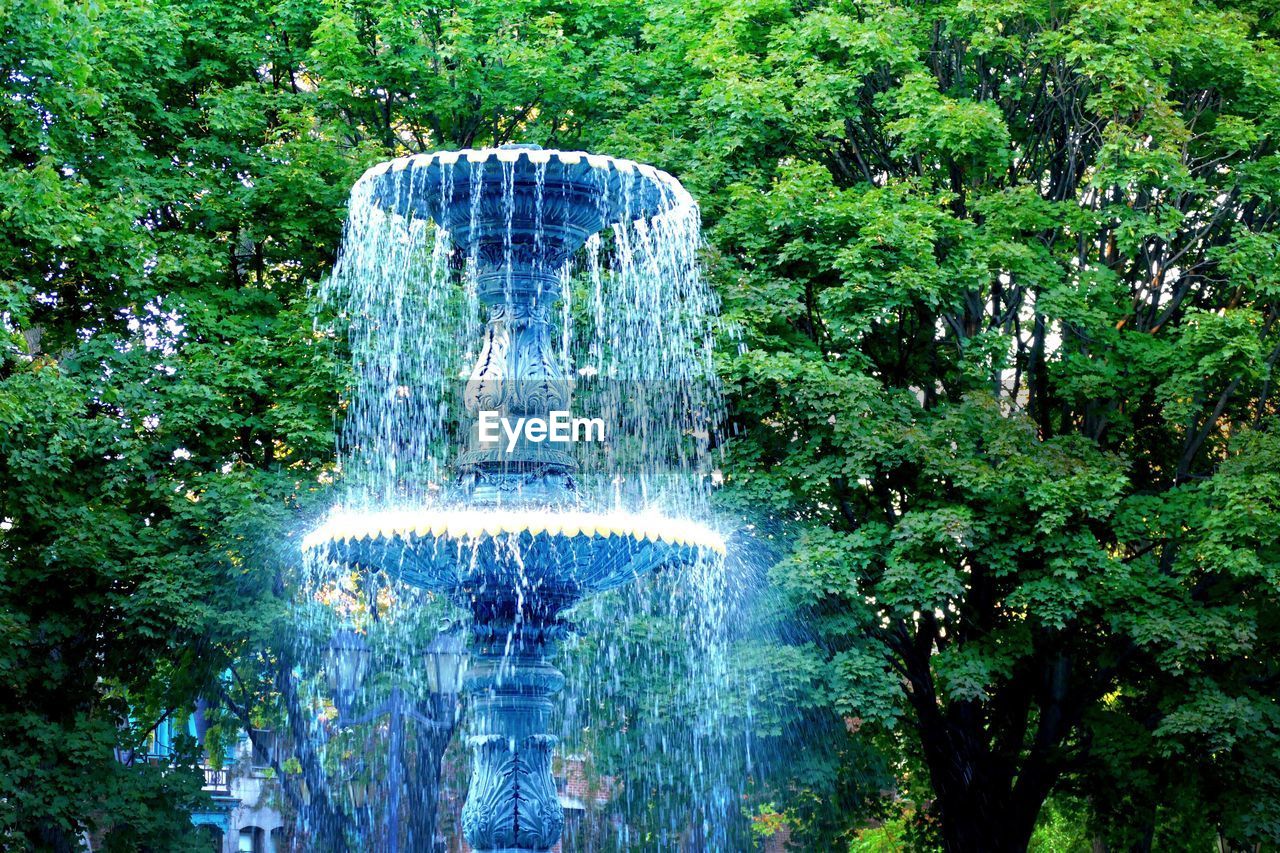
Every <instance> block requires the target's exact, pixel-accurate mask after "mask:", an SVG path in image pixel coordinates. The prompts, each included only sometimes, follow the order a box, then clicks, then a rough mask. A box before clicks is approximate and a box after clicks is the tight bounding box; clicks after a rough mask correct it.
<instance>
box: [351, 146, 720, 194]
mask: <svg viewBox="0 0 1280 853" xmlns="http://www.w3.org/2000/svg"><path fill="white" fill-rule="evenodd" d="M522 159H523V160H526V161H527V162H529V163H531V164H534V165H539V164H546V163H550V162H551V161H552V160H556V161H559V162H560V163H562V164H564V165H565V166H578V165H580V164H584V163H585V164H586V166H587V167H588V168H591V169H599V170H602V171H610V170H612V171H615V172H619V173H621V174H624V175H625V174H631V173H636V174H639V175H640V176H642V177H644V178H646V179H648V180H650V181H653V182H654V183H656V184H658V185H660V186H663V187H665V188H666V189H667V190H668V191H669V192H670V193H671V194H672V197H673V198H674V200H675V201H676V207H677V208H683V207H686V206H688V207H696V206H697V203H696V202H695V201H694V200H693V196H691V195H689V191H688V190H686V189H685V188H684V186H683V185H681V183H680V181H678V180H676V178H675V177H673V176H672V175H670V174H669V173H667V172H664V171H662V170H661V169H657V168H654V167H653V166H650V165H648V164H645V163H637V162H636V161H634V160H626V159H622V158H618V157H608V156H605V155H603V154H588V153H587V152H585V151H557V150H555V149H552V148H463V149H461V150H458V151H436V152H434V153H431V154H413V155H410V156H408V157H397V158H396V159H394V160H386V161H384V162H382V163H378V164H377V165H375V166H372V167H370V168H369V169H367V170H366V171H365V173H364V174H363V175H361V176H360V181H367V180H373V179H374V178H377V177H379V176H380V175H385V174H387V173H388V172H402V171H404V170H405V169H424V168H429V167H430V166H432V165H433V164H439V165H442V166H452V165H455V164H457V163H460V162H461V163H470V164H479V163H485V162H488V161H489V160H495V161H497V162H499V163H511V164H515V163H517V162H519V161H520V160H522Z"/></svg>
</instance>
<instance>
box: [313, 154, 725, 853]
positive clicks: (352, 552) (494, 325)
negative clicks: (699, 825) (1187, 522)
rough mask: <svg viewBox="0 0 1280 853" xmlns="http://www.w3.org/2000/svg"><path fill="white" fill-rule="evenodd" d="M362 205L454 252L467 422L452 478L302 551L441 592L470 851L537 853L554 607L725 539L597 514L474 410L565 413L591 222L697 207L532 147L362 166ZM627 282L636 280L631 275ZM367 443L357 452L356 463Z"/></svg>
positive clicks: (608, 168) (567, 461)
mask: <svg viewBox="0 0 1280 853" xmlns="http://www.w3.org/2000/svg"><path fill="white" fill-rule="evenodd" d="M357 195H359V196H360V197H362V198H364V199H366V200H367V203H368V204H370V205H371V206H372V207H373V208H376V209H377V210H378V211H381V213H382V214H383V215H387V216H389V217H399V218H401V219H403V220H404V221H406V222H412V221H420V220H429V221H430V222H433V223H435V226H436V227H437V228H438V229H439V231H438V232H437V233H438V235H439V236H438V239H441V240H443V239H446V235H447V240H448V241H449V243H450V245H451V248H450V249H449V252H448V253H449V254H451V256H452V257H454V258H455V259H459V258H461V259H466V262H467V269H468V270H469V274H468V280H469V281H470V282H471V286H472V287H473V288H474V297H475V299H476V300H478V303H479V305H480V307H481V310H483V311H484V312H486V313H487V318H485V320H484V325H483V331H482V337H483V343H482V344H481V345H480V347H479V349H478V351H479V355H478V357H477V358H476V360H475V365H474V368H473V369H472V370H471V372H470V378H469V380H468V381H467V382H466V385H465V394H464V397H465V400H464V403H463V406H462V412H461V413H460V417H459V420H461V421H463V423H464V424H467V425H468V426H467V427H466V438H465V439H461V442H462V443H461V446H460V447H457V452H456V454H455V455H454V456H453V460H454V461H453V465H452V468H453V475H452V482H450V483H448V484H446V485H445V487H444V488H443V489H442V490H438V492H437V493H436V494H434V495H433V496H431V497H430V499H424V500H422V501H420V502H417V503H416V504H414V505H413V507H412V508H405V507H404V506H403V505H399V506H398V507H397V508H395V509H390V508H387V507H386V505H385V500H386V499H385V498H384V499H383V501H382V503H383V506H377V505H374V506H366V507H364V508H362V509H361V510H360V511H350V510H348V511H346V512H343V513H340V514H337V515H335V516H334V517H333V518H332V519H331V520H330V522H329V523H327V524H326V525H325V526H324V527H323V528H322V529H321V530H319V531H317V532H316V533H314V534H313V535H312V536H311V537H309V538H308V540H307V544H306V547H307V548H308V550H309V551H310V552H311V553H312V554H315V555H318V556H320V557H321V558H322V559H324V560H327V561H329V562H331V563H337V564H340V565H342V566H347V567H354V568H356V569H357V570H358V571H360V572H385V573H387V574H388V575H390V576H392V577H395V578H399V579H400V580H401V581H403V582H406V583H408V584H410V585H413V586H416V587H420V588H424V589H428V590H431V591H434V592H438V593H442V594H444V595H447V596H449V597H450V598H451V599H452V600H453V601H455V602H456V603H458V604H459V605H461V606H463V607H465V608H467V609H468V610H469V611H470V613H471V615H472V619H473V621H472V639H471V655H472V665H471V667H470V668H469V670H468V673H467V676H466V680H465V683H464V689H465V691H466V693H467V696H468V708H469V713H470V716H471V724H470V725H471V731H470V735H469V737H468V739H467V742H468V745H469V746H470V748H471V749H472V750H473V754H474V765H473V772H472V776H471V782H470V790H469V792H468V796H467V802H466V806H465V808H464V811H463V830H464V833H465V835H466V838H467V841H468V842H469V844H470V845H471V847H472V848H474V849H476V850H481V851H516V850H548V849H550V848H551V847H553V846H554V845H555V844H556V842H557V841H558V840H559V838H560V835H561V830H562V827H563V820H564V819H563V814H562V810H561V807H560V804H559V802H558V800H557V795H556V789H555V785H554V782H553V779H552V772H551V766H552V765H551V759H552V750H553V747H554V745H555V743H556V739H555V738H554V737H553V736H552V735H551V734H550V733H549V731H550V730H549V717H550V714H551V711H552V709H553V704H552V697H553V696H554V694H556V693H557V692H558V691H559V690H560V689H561V687H562V686H563V684H564V677H563V676H562V674H561V673H560V672H559V671H558V670H557V669H556V668H555V667H554V666H553V665H552V664H551V663H550V662H549V657H550V655H551V654H552V652H553V651H554V648H555V645H556V643H557V641H558V640H559V639H560V638H561V637H562V636H563V635H564V633H565V632H566V630H567V628H568V626H567V625H566V623H565V622H564V620H563V618H562V613H563V612H564V611H565V610H566V609H567V608H569V607H571V606H573V605H574V604H575V603H576V602H578V601H579V600H580V599H582V598H583V597H584V596H587V595H590V594H592V593H596V592H600V591H602V590H607V589H610V588H613V587H617V586H619V585H621V584H625V583H627V582H628V581H630V580H632V579H633V578H636V577H637V576H639V575H641V574H642V573H645V572H649V571H652V570H654V569H657V568H659V567H662V566H664V565H668V564H673V563H681V562H688V561H696V560H706V559H708V558H710V559H714V555H715V554H716V553H717V552H722V551H723V548H724V545H723V542H722V540H721V539H720V537H719V536H718V535H716V534H715V533H714V532H713V531H711V530H709V529H707V528H705V527H702V526H700V525H698V524H695V523H692V522H690V521H688V520H683V519H676V518H670V517H662V516H661V515H657V514H654V513H653V512H646V511H643V510H645V509H646V507H644V506H643V505H641V506H639V507H636V506H631V507H628V508H627V509H628V510H636V509H639V510H642V511H640V512H635V511H626V512H624V511H622V508H620V507H617V506H614V507H611V508H610V509H609V511H595V510H596V509H597V508H599V507H600V506H601V505H602V503H601V502H600V501H599V499H598V497H596V496H592V495H591V494H586V495H584V491H589V490H584V489H583V487H582V482H583V472H582V471H581V470H580V458H581V453H579V452H576V451H577V450H580V448H574V447H572V446H566V445H563V444H555V443H551V442H547V441H541V442H539V441H531V440H530V439H529V437H528V436H527V435H526V436H521V437H520V438H519V439H518V440H517V441H515V442H514V443H513V444H511V445H509V444H508V442H507V440H506V438H505V436H504V437H502V438H501V439H500V440H499V441H497V442H493V441H488V442H486V441H484V440H482V434H481V432H480V430H479V429H478V428H477V420H478V418H479V415H480V413H481V412H495V413H497V414H498V416H500V417H503V418H507V419H510V420H514V419H516V418H520V417H530V416H535V417H549V415H550V413H551V412H553V411H567V410H570V408H571V404H572V388H573V381H572V379H573V376H572V373H571V372H570V371H575V370H576V366H575V365H573V364H572V363H571V359H570V358H569V357H568V353H567V352H566V349H567V348H568V345H567V343H565V341H564V337H565V335H564V323H565V322H566V318H567V312H566V311H565V310H564V303H565V301H566V300H567V299H568V298H569V297H568V295H567V292H566V286H565V283H566V281H567V273H566V269H567V268H568V267H567V265H568V264H569V263H570V261H571V259H572V258H573V256H574V255H575V253H577V252H578V251H579V250H580V249H581V248H582V247H583V245H584V243H586V242H587V241H588V239H589V238H591V237H592V235H593V234H596V233H597V232H599V231H601V230H602V229H614V230H613V233H615V234H617V235H619V239H622V240H624V241H625V239H626V237H625V235H626V234H627V233H638V234H640V235H642V236H643V235H650V236H651V237H652V235H660V234H661V233H662V231H663V229H664V228H677V229H679V228H685V227H687V223H688V221H689V218H690V217H693V221H694V233H695V234H696V208H695V207H694V206H693V203H692V200H691V199H690V198H689V196H688V194H687V193H686V192H685V191H684V189H683V188H682V187H681V186H680V184H679V183H678V182H677V181H676V180H675V179H674V178H672V177H671V176H670V175H667V174H665V173H663V172H660V171H658V170H656V169H653V168H650V167H648V166H643V165H638V164H635V163H632V162H629V161H626V160H616V159H612V158H608V157H599V156H594V155H586V154H581V153H574V152H561V151H548V150H541V149H539V148H538V147H537V146H510V147H505V148H501V149H489V150H481V151H461V152H446V153H439V154H433V155H420V156H415V157H409V158H404V159H400V160H395V161H392V162H390V163H384V164H382V165H380V166H377V167H376V168H374V169H372V170H370V171H369V172H368V173H367V174H366V175H365V176H364V178H362V179H361V182H360V184H359V185H358V186H357ZM673 223H675V224H674V225H673ZM681 223H684V224H683V225H682V224H681ZM636 228H638V231H636V230H635V229H636ZM628 229H632V230H631V231H628ZM350 239H351V238H350V235H349V236H348V240H350ZM658 242H661V241H660V240H658ZM437 254H439V253H438V252H437ZM685 263H687V260H686V261H685ZM455 266H457V264H456V263H455ZM686 272H687V271H686ZM630 274H631V275H632V277H633V278H636V277H637V276H639V277H640V278H643V270H642V269H641V270H639V271H638V272H637V270H632V272H631V273H630ZM650 289H652V290H655V291H656V290H657V289H658V283H657V282H652V283H651V287H650ZM640 290H643V288H640ZM638 298H639V297H638ZM637 304H638V303H637ZM634 307H635V306H634V305H633V308H634ZM673 307H675V308H677V309H678V308H679V307H680V306H679V305H676V306H673ZM604 309H605V310H606V311H607V310H609V307H608V306H604ZM426 319H427V318H417V322H426ZM404 322H405V323H407V324H412V323H414V322H415V319H414V318H412V317H409V318H404ZM656 322H657V321H656V320H655V323H656ZM377 333H378V332H377V330H375V331H374V333H373V334H375V335H376V334H377ZM615 337H616V336H615ZM687 343H688V342H681V341H670V342H668V344H667V345H668V346H672V347H678V346H682V345H684V344H687ZM695 344H696V347H700V346H702V344H701V343H700V342H695ZM626 345H627V342H626V341H622V340H613V341H605V346H606V347H608V346H612V347H614V348H617V349H624V348H625V347H626ZM696 347H695V348H696ZM660 362H661V359H660V358H657V357H656V356H655V359H654V363H655V364H657V363H660ZM650 378H655V377H650ZM656 379H657V380H659V381H660V380H661V377H656ZM378 381H383V380H378ZM401 381H402V380H401V379H396V378H391V379H386V380H385V382H388V383H391V385H393V386H394V387H388V388H385V389H381V390H378V391H377V393H378V394H382V395H383V396H386V397H387V399H393V398H395V397H396V395H397V392H398V391H400V389H401V388H403V386H401V385H397V384H395V383H399V382H401ZM377 384H378V383H377V382H375V383H374V385H377ZM612 425H613V426H615V427H617V426H619V424H612ZM380 428H383V429H384V431H385V428H384V427H380ZM624 428H625V425H624ZM631 438H633V439H637V437H636V436H632V437H631ZM676 438H677V439H680V438H681V436H676ZM637 440H638V441H641V442H643V441H644V440H645V437H644V436H639V437H638V439H637ZM374 443H375V442H372V441H370V442H366V445H367V446H366V452H367V451H368V446H372V445H373V444H374ZM606 443H607V442H606ZM668 444H670V442H668ZM397 446H399V445H397ZM610 477H612V478H613V479H614V480H615V481H616V480H618V479H620V478H621V477H622V474H620V473H619V472H617V471H613V472H610ZM597 479H598V478H597ZM402 485H403V484H402Z"/></svg>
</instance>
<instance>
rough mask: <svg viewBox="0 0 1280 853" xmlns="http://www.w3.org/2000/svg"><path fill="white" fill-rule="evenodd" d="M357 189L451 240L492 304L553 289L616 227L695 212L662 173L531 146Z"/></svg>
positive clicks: (420, 158)
mask: <svg viewBox="0 0 1280 853" xmlns="http://www.w3.org/2000/svg"><path fill="white" fill-rule="evenodd" d="M356 186H357V191H361V189H363V191H365V192H368V193H369V197H370V200H371V202H372V204H373V205H374V206H375V207H377V208H379V209H381V210H383V211H386V212H388V213H393V214H398V215H400V216H403V217H406V218H418V219H429V220H431V221H433V222H435V223H436V224H437V225H438V226H440V227H441V228H443V229H444V230H445V231H446V232H448V234H449V237H450V239H451V240H452V242H453V243H454V244H455V245H456V246H457V247H458V248H460V249H461V250H462V251H463V252H464V253H466V254H468V255H471V256H473V257H475V259H476V261H477V265H478V267H479V270H478V275H479V279H480V298H481V300H482V301H485V302H491V303H492V302H499V301H503V300H506V299H509V298H510V296H511V294H510V292H509V291H510V290H511V288H512V282H513V280H514V281H515V288H516V289H517V290H526V291H529V292H538V291H542V290H543V289H544V288H547V287H550V288H551V289H552V290H554V289H555V287H554V282H555V280H556V275H557V274H558V273H559V270H560V268H561V267H562V266H563V265H564V263H565V262H566V261H567V260H568V258H569V257H570V256H571V255H572V254H573V253H574V252H576V251H577V250H578V249H579V248H580V247H581V246H582V245H583V244H584V243H585V242H586V240H587V238H588V237H590V236H591V235H592V234H595V233H596V232H598V231H601V230H602V229H604V228H607V227H608V226H610V225H613V224H617V223H626V222H634V221H641V220H652V221H660V220H662V219H668V220H680V219H682V218H687V217H689V216H694V217H696V212H697V206H696V204H695V203H694V201H693V198H692V197H691V196H690V195H689V193H688V192H687V191H686V190H685V189H684V187H682V186H681V185H680V182H679V181H677V180H676V179H675V178H674V177H672V176H671V175H669V174H667V173H666V172H663V171H661V170H660V169H655V168H654V167H652V166H648V165H645V164H643V163H636V162H634V161H632V160H624V159H618V158H614V157H606V156H602V155H599V154H587V153H585V152H582V151H556V150H551V149H541V148H537V147H533V146H504V147H501V148H480V149H464V150H461V151H438V152H436V153H434V154H415V155H413V156H411V157H401V158H398V159H396V160H390V161H387V162H384V163H379V164H378V165H376V166H374V167H373V168H371V169H369V170H368V171H367V172H365V173H364V175H363V176H362V177H361V178H360V180H359V181H358V182H357V184H356ZM499 283H501V286H499ZM504 288H505V290H504Z"/></svg>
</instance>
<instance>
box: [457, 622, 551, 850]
mask: <svg viewBox="0 0 1280 853" xmlns="http://www.w3.org/2000/svg"><path fill="white" fill-rule="evenodd" d="M553 633H554V632H549V631H546V630H544V629H542V628H537V629H533V630H527V631H526V630H513V631H511V632H510V633H509V634H506V635H503V636H498V635H495V634H494V633H493V632H491V631H488V630H485V631H484V632H483V636H481V637H478V638H477V639H476V641H475V642H474V644H473V649H472V654H473V655H475V658H473V660H475V661H477V662H476V663H475V664H473V667H472V669H471V671H470V672H469V673H468V676H467V681H466V685H465V689H466V691H467V695H468V705H469V706H470V710H471V713H472V714H473V717H472V720H473V723H472V731H471V734H470V736H468V738H467V745H468V746H469V747H470V748H471V750H472V753H473V765H472V772H471V787H470V790H469V791H468V792H467V802H466V806H465V807H464V808H463V810H462V830H463V833H464V834H465V835H466V837H467V842H468V843H469V844H470V845H471V846H472V847H473V848H474V849H476V850H483V851H514V850H549V849H551V848H552V847H554V846H555V844H556V842H557V841H559V840H560V833H561V831H562V830H563V828H564V812H563V810H562V809H561V807H560V801H559V798H558V797H557V795H556V787H555V781H554V778H553V777H552V774H551V760H552V752H553V750H554V749H555V745H556V738H555V737H554V736H552V735H550V734H548V733H547V730H548V727H549V720H550V716H551V710H552V698H551V697H552V696H554V695H555V694H556V693H557V692H559V690H560V688H561V687H563V686H564V676H563V675H562V674H561V673H560V671H559V670H557V669H556V668H555V667H554V666H552V665H551V664H550V663H548V662H547V657H548V655H549V654H550V653H551V652H552V651H553V648H554V644H555V640H554V639H552V635H553Z"/></svg>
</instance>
